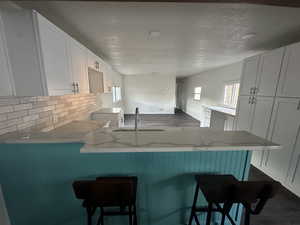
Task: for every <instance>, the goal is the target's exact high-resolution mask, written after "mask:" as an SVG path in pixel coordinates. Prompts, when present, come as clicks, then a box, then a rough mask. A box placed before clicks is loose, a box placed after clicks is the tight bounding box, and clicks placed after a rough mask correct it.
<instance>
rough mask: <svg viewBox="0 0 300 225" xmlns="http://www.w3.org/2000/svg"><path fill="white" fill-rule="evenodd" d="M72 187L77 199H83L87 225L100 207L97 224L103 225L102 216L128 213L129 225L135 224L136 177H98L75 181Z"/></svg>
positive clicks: (89, 224)
mask: <svg viewBox="0 0 300 225" xmlns="http://www.w3.org/2000/svg"><path fill="white" fill-rule="evenodd" d="M73 189H74V192H75V195H76V197H77V198H78V199H82V200H83V204H82V206H83V207H84V208H86V211H87V217H88V225H91V224H92V216H93V215H94V214H95V212H96V209H97V208H99V209H100V215H99V218H98V221H97V225H100V224H101V225H104V216H116V215H128V217H129V225H137V215H136V192H137V177H135V176H132V177H98V178H97V179H96V180H89V181H85V180H82V181H75V182H73Z"/></svg>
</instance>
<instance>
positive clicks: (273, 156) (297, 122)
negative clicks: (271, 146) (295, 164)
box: [263, 98, 300, 182]
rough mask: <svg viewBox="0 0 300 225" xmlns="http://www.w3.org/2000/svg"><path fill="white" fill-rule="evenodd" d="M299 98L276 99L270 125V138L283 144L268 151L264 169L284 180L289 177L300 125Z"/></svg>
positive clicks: (275, 177) (276, 177) (273, 176)
mask: <svg viewBox="0 0 300 225" xmlns="http://www.w3.org/2000/svg"><path fill="white" fill-rule="evenodd" d="M298 105H299V99H291V98H278V99H276V101H275V105H274V111H273V115H272V121H271V126H270V140H271V141H272V142H275V143H277V144H280V145H282V146H283V149H282V150H277V151H276V150H273V151H268V155H267V157H266V161H265V163H264V165H263V166H264V169H263V170H264V171H265V172H266V173H267V174H269V175H270V176H272V178H274V179H278V180H280V181H281V182H284V181H285V180H286V178H287V174H288V169H289V165H290V163H291V157H292V153H293V151H294V145H295V141H296V139H297V134H298V132H299V126H300V110H297V108H298V107H299V106H298Z"/></svg>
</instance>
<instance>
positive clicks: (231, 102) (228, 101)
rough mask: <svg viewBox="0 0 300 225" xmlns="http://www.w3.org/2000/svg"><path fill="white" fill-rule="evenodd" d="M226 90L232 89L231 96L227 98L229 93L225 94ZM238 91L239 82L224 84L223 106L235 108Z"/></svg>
mask: <svg viewBox="0 0 300 225" xmlns="http://www.w3.org/2000/svg"><path fill="white" fill-rule="evenodd" d="M230 86H231V87H230ZM227 88H232V90H231V96H228V94H229V93H227ZM239 89H240V81H239V80H234V81H230V82H226V83H225V85H224V98H223V104H224V106H226V107H230V108H236V106H237V102H238V98H239Z"/></svg>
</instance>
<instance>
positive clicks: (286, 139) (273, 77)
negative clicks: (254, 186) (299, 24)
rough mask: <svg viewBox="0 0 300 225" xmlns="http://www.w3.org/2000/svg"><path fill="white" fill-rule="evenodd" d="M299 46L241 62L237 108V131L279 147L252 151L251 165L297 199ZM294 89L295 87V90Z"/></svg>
mask: <svg viewBox="0 0 300 225" xmlns="http://www.w3.org/2000/svg"><path fill="white" fill-rule="evenodd" d="M299 56H300V45H299V44H293V45H290V46H287V47H283V48H279V49H275V50H272V51H269V52H266V53H264V54H262V55H258V56H254V57H251V58H249V59H246V60H245V61H244V69H243V75H242V79H241V90H240V97H239V102H238V109H237V124H236V128H237V129H238V130H247V131H249V132H251V133H253V134H255V135H257V136H260V137H263V138H267V139H269V140H271V141H273V142H275V143H278V144H281V145H282V146H283V149H282V150H277V151H262V152H261V151H260V152H253V156H252V161H251V163H252V164H253V165H254V166H255V167H257V168H259V169H260V170H262V171H263V172H265V173H266V174H268V175H269V176H271V177H272V178H274V179H276V180H279V181H280V182H281V183H282V184H283V185H284V186H286V187H287V188H288V189H290V190H291V191H293V192H294V193H295V194H297V195H298V196H300V168H299V167H300V165H299V163H300V140H299V133H300V98H297V97H300V88H299V87H300V76H299V75H298V74H297V71H300V64H299V63H297V60H298V58H299ZM296 87H297V88H296Z"/></svg>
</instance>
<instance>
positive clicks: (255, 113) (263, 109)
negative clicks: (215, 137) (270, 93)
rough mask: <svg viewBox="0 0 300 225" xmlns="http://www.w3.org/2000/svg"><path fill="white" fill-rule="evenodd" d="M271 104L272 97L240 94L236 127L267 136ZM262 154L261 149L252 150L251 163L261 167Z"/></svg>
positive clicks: (272, 101)
mask: <svg viewBox="0 0 300 225" xmlns="http://www.w3.org/2000/svg"><path fill="white" fill-rule="evenodd" d="M273 104H274V98H273V97H253V96H241V97H240V99H239V104H238V117H237V129H238V130H246V131H249V132H251V133H253V134H255V135H257V136H259V137H261V138H267V134H268V128H269V124H270V118H271V114H272V110H273ZM263 156H264V152H263V151H254V152H253V154H252V161H251V163H252V164H253V165H255V166H256V167H261V165H262V160H263Z"/></svg>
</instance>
